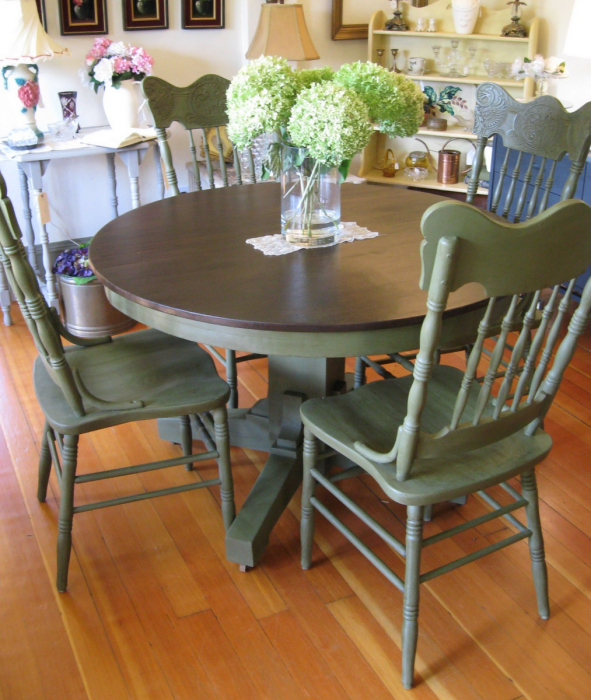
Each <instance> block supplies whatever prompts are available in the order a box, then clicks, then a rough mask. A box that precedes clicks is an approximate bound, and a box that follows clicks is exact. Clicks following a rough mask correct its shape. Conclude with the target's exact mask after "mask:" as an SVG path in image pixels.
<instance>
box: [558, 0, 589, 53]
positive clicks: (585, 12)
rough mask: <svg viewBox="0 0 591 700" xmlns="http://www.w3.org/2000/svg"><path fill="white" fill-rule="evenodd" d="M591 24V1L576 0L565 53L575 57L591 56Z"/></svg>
mask: <svg viewBox="0 0 591 700" xmlns="http://www.w3.org/2000/svg"><path fill="white" fill-rule="evenodd" d="M590 26H591V1H590V0H575V4H574V6H573V13H572V15H571V18H570V24H569V25H568V32H567V35H566V41H565V43H564V54H565V55H566V56H573V57H575V58H591V42H590V41H589V27H590Z"/></svg>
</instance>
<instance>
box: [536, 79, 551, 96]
mask: <svg viewBox="0 0 591 700" xmlns="http://www.w3.org/2000/svg"><path fill="white" fill-rule="evenodd" d="M547 94H548V78H536V91H535V96H536V97H542V96H543V95H547Z"/></svg>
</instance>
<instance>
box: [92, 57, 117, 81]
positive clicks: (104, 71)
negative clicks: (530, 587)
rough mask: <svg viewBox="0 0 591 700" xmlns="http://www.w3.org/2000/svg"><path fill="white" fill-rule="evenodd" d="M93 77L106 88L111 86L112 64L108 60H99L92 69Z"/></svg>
mask: <svg viewBox="0 0 591 700" xmlns="http://www.w3.org/2000/svg"><path fill="white" fill-rule="evenodd" d="M93 72H94V77H95V79H96V80H97V81H98V82H99V83H104V84H105V86H106V87H111V85H112V84H113V64H112V63H111V61H110V60H109V59H108V58H101V60H100V61H99V62H98V63H97V64H96V66H95V67H94V70H93Z"/></svg>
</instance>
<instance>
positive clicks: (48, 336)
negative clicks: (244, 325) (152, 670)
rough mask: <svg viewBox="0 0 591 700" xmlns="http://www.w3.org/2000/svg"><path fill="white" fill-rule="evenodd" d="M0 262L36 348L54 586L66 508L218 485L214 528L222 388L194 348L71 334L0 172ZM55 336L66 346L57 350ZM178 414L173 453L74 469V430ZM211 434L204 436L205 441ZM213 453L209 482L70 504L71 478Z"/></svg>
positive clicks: (42, 492) (60, 576)
mask: <svg viewBox="0 0 591 700" xmlns="http://www.w3.org/2000/svg"><path fill="white" fill-rule="evenodd" d="M0 196H1V199H0V258H1V262H2V265H3V266H4V269H5V270H6V274H7V277H8V281H9V283H10V285H11V287H12V290H13V293H14V295H15V297H16V299H17V302H18V304H19V306H20V309H21V311H22V314H23V317H24V319H25V321H26V324H27V326H28V328H29V331H30V332H31V335H32V336H33V340H34V342H35V345H36V347H37V350H38V352H39V357H38V358H37V359H36V361H35V365H34V374H33V377H34V386H35V393H36V395H37V400H38V402H39V405H40V407H41V410H42V411H43V413H44V415H45V421H46V422H45V427H44V429H43V436H42V443H41V454H40V459H39V485H38V492H37V497H38V499H39V501H41V502H43V501H45V498H46V494H47V486H48V481H49V476H50V472H51V466H52V464H53V465H54V467H55V471H56V476H57V480H58V482H59V485H60V495H61V497H60V506H59V524H58V542H57V589H58V591H60V592H63V591H65V590H66V586H67V581H68V566H69V561H70V551H71V545H72V523H73V518H74V515H75V514H76V513H82V512H84V511H88V510H94V509H95V508H103V507H106V506H114V505H118V504H122V503H129V502H131V501H139V500H144V499H146V498H152V497H155V496H164V495H168V494H172V493H180V492H182V491H189V490H191V489H196V488H203V487H205V486H211V485H213V484H221V497H222V514H223V519H224V525H225V527H226V529H227V528H229V527H230V525H231V523H232V521H233V520H234V515H235V509H234V493H233V485H232V473H231V469H230V447H229V440H228V422H227V411H226V401H227V399H228V396H229V393H230V390H229V388H228V385H227V384H226V382H224V381H223V380H222V379H221V378H220V377H219V375H218V374H217V372H216V370H215V367H214V364H213V360H212V359H211V357H210V356H209V355H208V354H207V353H206V352H205V351H204V350H202V349H201V348H200V347H199V346H198V345H196V344H195V343H192V342H188V341H185V340H181V339H179V338H175V337H173V336H169V335H166V334H165V333H160V332H159V331H155V330H145V331H138V332H135V333H129V334H127V335H121V336H118V337H117V338H113V339H111V338H110V337H106V338H102V339H95V340H83V339H81V338H77V337H75V336H72V335H71V334H70V333H68V331H66V329H65V328H64V327H63V326H62V324H61V323H60V321H59V319H58V317H57V315H55V314H54V313H53V311H52V310H51V309H49V307H48V306H47V303H46V302H45V299H44V298H43V296H42V294H41V291H40V289H39V285H38V283H37V279H36V276H35V273H34V271H33V269H32V268H31V266H30V263H29V261H28V259H27V255H26V250H25V248H24V246H23V243H22V238H21V232H20V230H19V227H18V223H17V221H16V217H15V215H14V210H13V208H12V204H11V202H10V200H9V199H8V197H7V194H6V185H5V182H4V179H3V178H2V175H1V174H0ZM62 337H63V338H64V339H65V340H67V341H69V342H72V343H75V346H73V347H67V348H64V347H63V345H62ZM193 414H198V415H199V416H200V420H201V421H202V424H205V425H206V427H207V428H208V431H207V432H208V433H209V436H208V437H205V436H204V438H205V439H204V441H205V442H206V445H207V447H208V450H207V451H206V452H202V453H199V454H192V434H191V432H192V431H191V424H190V420H189V416H191V415H193ZM167 417H179V418H180V420H181V445H182V448H183V456H182V457H180V456H179V457H174V458H171V459H166V460H161V461H158V462H151V463H149V464H141V465H138V466H132V467H123V468H121V469H110V470H106V471H101V472H96V473H82V474H77V467H78V464H77V454H78V439H79V436H80V435H83V434H86V433H90V432H94V431H96V430H100V429H102V428H108V427H112V426H116V425H121V424H123V423H130V422H132V421H141V420H147V419H152V418H167ZM211 436H213V438H214V440H215V442H214V441H212V439H211ZM206 459H216V460H217V463H218V466H219V478H218V479H211V480H208V481H200V482H191V483H190V484H185V485H181V486H175V487H171V488H166V489H162V490H159V491H152V492H145V491H142V492H140V493H138V494H134V495H130V496H124V497H121V498H113V499H111V500H106V501H101V502H96V503H85V504H83V505H78V506H76V505H74V490H75V486H76V484H86V483H89V482H92V481H97V480H100V479H106V478H112V477H118V476H125V475H129V474H139V473H142V472H146V471H152V470H155V469H163V468H166V467H173V466H177V465H181V464H184V465H185V467H186V468H187V469H192V468H193V467H192V465H193V463H195V462H199V461H202V460H206Z"/></svg>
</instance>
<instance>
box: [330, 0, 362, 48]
mask: <svg viewBox="0 0 591 700" xmlns="http://www.w3.org/2000/svg"><path fill="white" fill-rule="evenodd" d="M344 4H345V0H332V40H333V41H343V40H344V39H367V31H368V25H367V24H345V23H344V21H343V10H344Z"/></svg>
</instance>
